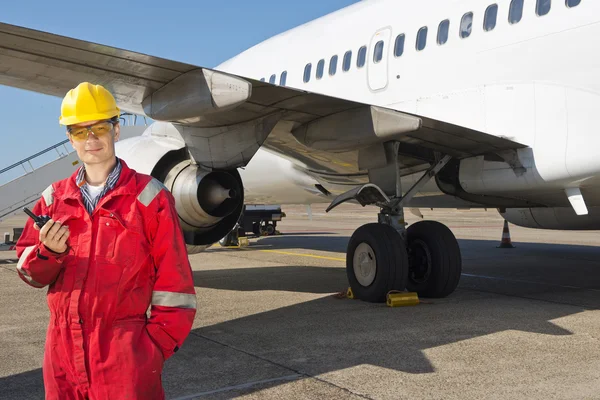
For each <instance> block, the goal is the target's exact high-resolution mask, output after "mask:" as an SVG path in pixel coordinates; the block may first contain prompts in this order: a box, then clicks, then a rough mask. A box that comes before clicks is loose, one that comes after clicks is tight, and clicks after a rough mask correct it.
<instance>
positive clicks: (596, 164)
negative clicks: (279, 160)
mask: <svg viewBox="0 0 600 400" xmlns="http://www.w3.org/2000/svg"><path fill="white" fill-rule="evenodd" d="M538 3H539V4H538ZM577 3H578V2H577V0H553V1H551V2H550V1H548V0H540V1H537V0H525V1H524V2H523V7H522V11H520V8H519V1H518V0H517V1H515V0H499V1H496V2H492V1H490V2H482V1H480V0H460V1H458V0H455V1H448V0H426V1H420V2H410V3H407V2H398V1H395V0H372V1H363V2H359V3H356V4H354V5H352V6H349V7H347V8H344V9H342V10H339V11H337V12H334V13H332V14H329V15H327V16H324V17H322V18H319V19H317V20H314V21H311V22H309V23H307V24H304V25H302V26H299V27H297V28H294V29H292V30H290V31H287V32H284V33H282V34H280V35H277V36H275V37H273V38H271V39H269V40H267V41H265V42H263V43H260V44H258V45H256V46H254V47H252V48H251V49H248V50H247V51H245V52H243V53H241V54H240V55H238V56H236V57H234V58H232V59H231V60H229V61H227V62H225V63H223V64H222V65H220V66H218V67H217V68H216V69H219V70H223V71H226V72H230V73H235V74H239V75H242V76H247V77H250V78H256V79H261V78H263V79H264V80H265V81H267V82H269V81H270V82H271V83H274V84H285V85H286V86H290V87H293V88H297V89H305V90H307V91H311V92H318V93H322V94H326V95H332V96H336V97H340V98H345V99H349V100H355V101H360V102H364V103H369V104H374V105H380V106H385V107H388V108H392V109H396V110H400V111H405V112H408V113H414V114H418V115H422V116H425V117H430V118H435V119H439V120H442V121H446V122H450V123H453V124H457V125H461V126H465V127H468V128H471V129H476V130H480V131H483V132H486V133H489V134H493V135H496V136H502V137H507V138H509V139H511V140H514V141H516V142H519V143H522V144H525V145H527V146H528V147H529V148H528V149H524V150H523V151H519V152H518V158H519V162H520V164H521V165H522V167H523V168H525V170H526V172H525V173H524V174H518V173H515V170H514V168H511V167H510V166H509V164H507V163H506V162H503V161H502V160H484V158H483V156H482V157H474V158H471V159H465V160H462V161H461V170H460V171H461V172H460V182H461V185H462V186H463V187H464V188H465V190H467V191H469V192H470V193H475V194H492V195H498V194H502V195H507V196H512V197H519V198H527V199H530V200H532V201H536V202H539V203H543V204H544V205H547V206H552V207H569V206H570V203H569V200H568V197H567V196H566V195H565V189H566V188H570V187H578V188H580V189H581V191H582V192H584V198H585V202H586V204H587V205H588V206H590V207H593V206H600V188H599V185H598V179H599V178H598V176H599V173H600V158H599V157H597V156H596V149H597V148H598V145H600V138H599V137H598V135H597V134H596V132H595V131H596V123H595V121H594V110H596V109H598V106H600V102H599V94H600V74H598V72H600V57H599V56H598V52H597V50H596V47H595V46H594V41H595V38H596V37H598V35H599V34H600V24H599V22H600V3H598V2H595V1H591V0H582V1H581V2H580V3H579V4H577ZM567 4H568V5H571V6H573V5H575V6H573V7H568V6H567ZM548 5H550V8H549V9H548ZM496 6H497V7H496ZM471 13H472V14H471ZM538 14H545V15H538ZM361 48H362V49H364V50H361ZM363 53H364V54H363ZM336 57H337V59H336ZM363 61H364V63H363ZM282 75H283V76H284V77H285V81H282V80H281V79H282ZM269 140H271V139H267V142H266V143H265V144H264V147H265V148H269ZM287 156H288V157H289V158H290V160H291V161H290V162H292V163H293V162H294V160H293V159H294V155H293V154H288V155H287ZM298 156H301V155H298ZM332 156H334V155H332ZM267 157H279V155H277V154H276V153H270V155H268V156H267ZM297 158H298V159H301V157H297ZM255 161H256V160H253V161H252V162H251V163H250V164H249V165H248V167H247V171H246V172H245V173H246V174H247V175H248V174H250V173H251V171H252V168H253V164H256V162H255ZM295 164H296V165H298V168H299V169H298V170H295V171H294V172H293V173H294V174H297V173H305V174H306V176H307V177H308V178H307V179H306V182H308V181H310V179H314V180H315V183H317V182H318V183H320V184H322V185H323V187H324V188H325V189H327V190H328V191H330V192H332V193H339V192H341V191H343V190H345V189H344V188H343V187H344V185H336V184H334V182H333V181H332V180H331V179H328V178H326V177H324V176H323V175H321V174H320V170H319V165H318V162H315V164H308V163H306V162H302V163H298V162H296V163H295ZM298 171H300V172H298ZM286 173H289V171H288V172H284V175H285V174H286ZM274 174H275V172H274ZM415 176H416V177H418V176H419V174H416V175H415ZM338 178H340V179H342V178H343V180H344V182H347V184H348V185H351V184H356V183H360V182H364V181H365V179H367V178H366V176H365V175H361V174H360V171H348V173H347V174H344V173H340V174H339V176H338ZM275 179H276V178H275ZM414 179H415V178H414V177H407V178H406V179H405V180H406V181H408V182H410V181H413V180H414ZM274 186H275V185H274ZM340 186H341V187H340ZM272 190H275V191H276V192H277V189H276V188H275V187H274V188H273V189H272ZM441 194H442V193H441V191H440V190H439V188H438V187H437V185H435V182H433V181H431V182H430V184H429V185H428V186H426V187H425V188H424V189H422V190H421V192H420V194H419V196H417V197H415V199H414V200H413V203H412V204H416V205H417V206H418V205H419V204H426V206H433V204H435V205H436V206H439V207H455V206H465V205H471V206H476V205H475V204H472V203H471V202H461V201H460V200H458V199H454V200H453V201H449V197H450V196H440V195H441ZM433 195H435V196H434V198H435V199H437V200H435V199H434V200H433V203H432V197H431V196H433ZM268 197H271V201H270V202H272V203H280V204H281V203H285V202H287V201H286V200H288V199H285V198H283V197H282V198H277V196H276V195H274V196H268ZM284 197H285V196H284ZM308 197H309V198H308V199H304V201H307V202H310V201H313V199H312V198H311V196H308ZM314 197H315V198H314V201H319V200H321V201H327V199H326V198H325V197H324V196H320V195H318V194H317V195H315V196H314ZM263 198H264V197H263ZM426 198H427V199H426ZM257 200H258V199H257ZM259 201H260V200H259ZM304 201H298V200H296V201H292V202H295V203H298V202H304ZM420 202H421V203H420Z"/></svg>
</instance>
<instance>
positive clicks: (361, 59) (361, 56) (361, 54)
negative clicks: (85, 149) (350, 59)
mask: <svg viewBox="0 0 600 400" xmlns="http://www.w3.org/2000/svg"><path fill="white" fill-rule="evenodd" d="M365 61H367V46H363V47H361V48H360V49H358V57H357V58H356V66H357V67H358V68H362V67H364V66H365Z"/></svg>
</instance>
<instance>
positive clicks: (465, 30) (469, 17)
mask: <svg viewBox="0 0 600 400" xmlns="http://www.w3.org/2000/svg"><path fill="white" fill-rule="evenodd" d="M472 29H473V13H472V12H470V13H466V14H465V15H463V17H462V20H461V21H460V37H461V38H463V39H465V38H468V37H469V36H471V30H472Z"/></svg>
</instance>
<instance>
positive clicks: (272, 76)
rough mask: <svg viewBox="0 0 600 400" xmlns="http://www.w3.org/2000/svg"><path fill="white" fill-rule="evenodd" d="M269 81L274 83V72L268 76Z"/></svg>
mask: <svg viewBox="0 0 600 400" xmlns="http://www.w3.org/2000/svg"><path fill="white" fill-rule="evenodd" d="M269 83H275V74H273V75H271V77H270V78H269Z"/></svg>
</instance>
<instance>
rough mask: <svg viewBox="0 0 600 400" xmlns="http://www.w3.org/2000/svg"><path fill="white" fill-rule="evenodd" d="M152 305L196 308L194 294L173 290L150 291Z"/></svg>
mask: <svg viewBox="0 0 600 400" xmlns="http://www.w3.org/2000/svg"><path fill="white" fill-rule="evenodd" d="M152 305H153V306H165V307H179V308H193V309H196V295H195V294H188V293H175V292H160V291H154V292H152Z"/></svg>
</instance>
